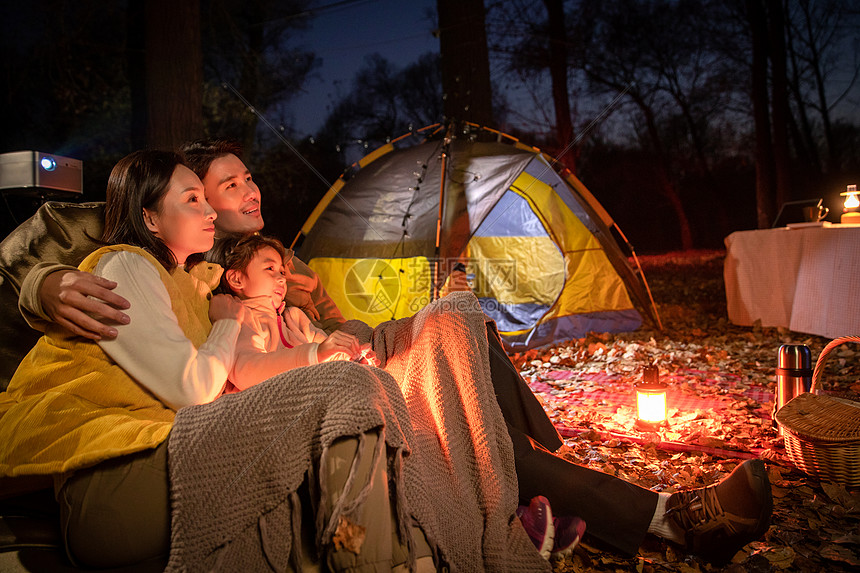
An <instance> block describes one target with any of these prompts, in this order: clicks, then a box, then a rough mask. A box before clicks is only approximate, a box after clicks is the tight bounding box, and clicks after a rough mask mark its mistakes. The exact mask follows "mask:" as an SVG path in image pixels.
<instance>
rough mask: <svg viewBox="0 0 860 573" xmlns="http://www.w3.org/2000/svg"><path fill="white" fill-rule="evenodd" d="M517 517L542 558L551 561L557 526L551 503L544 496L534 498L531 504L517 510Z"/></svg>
mask: <svg viewBox="0 0 860 573" xmlns="http://www.w3.org/2000/svg"><path fill="white" fill-rule="evenodd" d="M517 517H519V518H520V521H521V522H522V524H523V528H524V529H525V530H526V533H528V535H529V539H531V540H532V543H534V545H535V547H536V548H537V550H538V552H539V553H540V555H541V557H543V558H544V559H549V555H550V552H551V551H552V548H553V543H554V541H555V525H553V520H552V510H551V509H550V507H549V501H548V500H547V498H545V497H544V496H542V495H539V496H537V497H534V498H532V500H531V502H530V503H529V504H528V505H527V506H526V505H521V506H519V507H518V508H517Z"/></svg>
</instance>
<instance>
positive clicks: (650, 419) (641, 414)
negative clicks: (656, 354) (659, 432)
mask: <svg viewBox="0 0 860 573" xmlns="http://www.w3.org/2000/svg"><path fill="white" fill-rule="evenodd" d="M667 389H668V386H667V385H666V384H664V383H663V382H660V377H659V373H658V371H657V367H656V366H648V367H646V368H645V370H644V371H643V373H642V382H640V383H639V384H637V385H636V425H637V426H639V427H641V428H644V429H656V428H657V427H658V426H662V425H663V424H665V423H666V390H667Z"/></svg>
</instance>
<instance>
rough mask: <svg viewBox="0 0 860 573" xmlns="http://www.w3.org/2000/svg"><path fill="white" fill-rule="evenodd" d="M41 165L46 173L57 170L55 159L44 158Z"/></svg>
mask: <svg viewBox="0 0 860 573" xmlns="http://www.w3.org/2000/svg"><path fill="white" fill-rule="evenodd" d="M39 164H40V165H41V166H42V169H44V170H45V171H53V170H54V169H56V168H57V162H56V161H54V158H53V157H43V158H42V160H41V161H40V162H39Z"/></svg>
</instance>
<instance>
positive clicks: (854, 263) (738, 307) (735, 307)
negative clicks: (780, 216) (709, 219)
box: [723, 225, 860, 338]
mask: <svg viewBox="0 0 860 573" xmlns="http://www.w3.org/2000/svg"><path fill="white" fill-rule="evenodd" d="M725 243H726V262H725V267H724V270H723V275H724V277H725V282H726V303H727V305H728V314H729V320H730V321H732V322H733V323H734V324H738V325H741V326H751V325H752V324H753V323H754V322H755V321H756V320H761V324H762V326H782V327H786V328H789V329H790V330H793V331H795V332H804V333H808V334H816V335H818V336H824V337H827V338H836V337H838V336H848V335H858V334H860V226H856V225H833V226H830V227H805V228H796V229H788V228H780V229H765V230H757V231H738V232H736V233H732V234H731V235H729V236H728V237H726V239H725Z"/></svg>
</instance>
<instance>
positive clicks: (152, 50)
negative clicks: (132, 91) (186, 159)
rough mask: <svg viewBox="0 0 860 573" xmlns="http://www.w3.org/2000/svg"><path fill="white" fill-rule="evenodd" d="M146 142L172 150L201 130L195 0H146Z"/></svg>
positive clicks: (200, 67)
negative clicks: (178, 0) (179, 0)
mask: <svg viewBox="0 0 860 573" xmlns="http://www.w3.org/2000/svg"><path fill="white" fill-rule="evenodd" d="M145 10H146V101H147V106H146V108H147V129H146V143H147V145H148V146H149V147H153V148H160V149H176V148H178V147H179V146H180V145H182V143H183V142H186V141H189V140H191V139H196V138H199V137H201V136H202V135H203V50H202V46H201V40H200V2H199V0H187V1H183V2H176V1H175V0H147V1H146V8H145Z"/></svg>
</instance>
